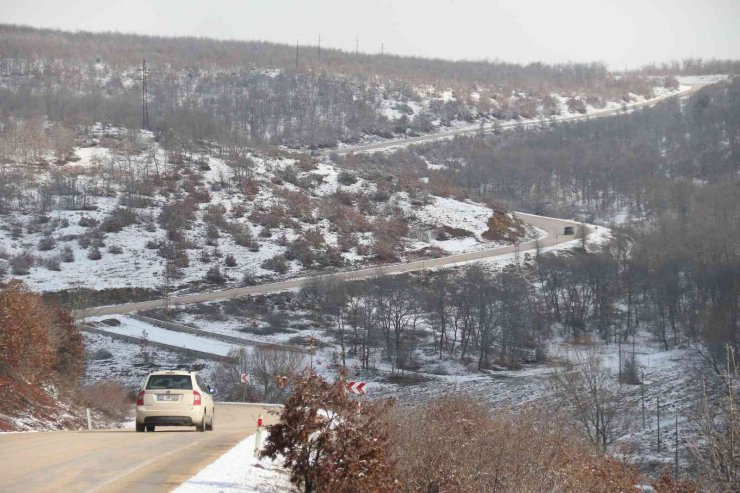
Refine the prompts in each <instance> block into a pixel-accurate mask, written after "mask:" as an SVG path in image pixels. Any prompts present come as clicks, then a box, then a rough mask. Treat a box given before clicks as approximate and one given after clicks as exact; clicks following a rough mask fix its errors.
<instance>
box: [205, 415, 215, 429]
mask: <svg viewBox="0 0 740 493" xmlns="http://www.w3.org/2000/svg"><path fill="white" fill-rule="evenodd" d="M214 419H216V415H215V414H213V413H211V420H210V421H209V422H208V428H207V430H208V431H213V420H214Z"/></svg>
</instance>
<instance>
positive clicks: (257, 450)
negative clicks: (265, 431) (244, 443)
mask: <svg viewBox="0 0 740 493" xmlns="http://www.w3.org/2000/svg"><path fill="white" fill-rule="evenodd" d="M261 441H262V415H261V414H260V415H258V416H257V433H256V434H255V436H254V456H255V457H257V456H259V453H260V449H261V448H262V447H261V446H260V442H261Z"/></svg>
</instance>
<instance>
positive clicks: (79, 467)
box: [0, 403, 277, 493]
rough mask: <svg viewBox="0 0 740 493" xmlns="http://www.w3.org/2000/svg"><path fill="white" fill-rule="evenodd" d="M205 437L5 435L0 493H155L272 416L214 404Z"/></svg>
mask: <svg viewBox="0 0 740 493" xmlns="http://www.w3.org/2000/svg"><path fill="white" fill-rule="evenodd" d="M215 412H216V414H215V416H216V417H217V421H216V426H215V430H214V431H213V432H205V433H198V432H196V431H194V429H193V428H165V429H164V431H159V430H157V431H155V432H154V433H136V432H135V431H133V430H130V431H129V430H100V431H77V432H76V431H62V432H51V433H8V434H1V435H0V456H1V457H3V460H2V461H0V491H2V492H3V493H28V492H39V493H44V492H49V493H51V492H54V493H58V492H64V493H73V492H80V493H112V492H126V493H132V492H135V493H155V492H166V491H171V490H172V489H174V488H176V487H177V486H179V485H180V484H181V483H183V482H184V481H186V480H188V479H189V478H191V477H192V476H194V475H195V474H196V473H197V472H198V471H200V470H201V469H202V468H204V467H205V466H206V465H208V464H210V463H211V462H213V461H214V460H216V459H217V458H218V457H220V456H221V455H222V454H224V453H226V452H227V451H228V450H229V449H231V448H232V447H234V446H235V445H236V444H237V443H239V442H240V441H241V440H243V439H244V438H246V437H247V436H249V435H251V434H252V433H254V432H255V431H256V422H257V416H258V415H259V414H261V415H262V416H263V418H264V419H265V424H272V423H274V422H276V421H277V417H276V416H274V415H272V414H269V410H268V409H266V408H263V407H261V406H256V405H240V404H220V403H217V404H216V411H215Z"/></svg>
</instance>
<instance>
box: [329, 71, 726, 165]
mask: <svg viewBox="0 0 740 493" xmlns="http://www.w3.org/2000/svg"><path fill="white" fill-rule="evenodd" d="M712 83H713V82H706V83H703V82H701V83H700V82H696V83H692V84H684V85H685V86H686V87H687V88H686V89H682V90H680V91H676V92H672V93H666V94H662V95H660V96H657V97H654V98H651V99H648V100H646V101H641V102H639V103H631V104H628V105H627V106H626V110H627V111H633V110H636V109H639V108H646V107H650V106H655V105H656V104H658V103H660V102H661V101H665V100H666V99H671V98H676V97H678V98H686V97H688V96H690V95H691V94H693V93H695V92H696V91H698V90H699V89H701V88H702V87H704V86H706V85H708V84H712ZM624 112H625V110H624V109H623V108H612V109H603V110H596V111H592V112H591V113H588V114H583V115H569V116H557V117H554V118H552V120H547V119H545V118H542V119H540V120H530V121H512V122H505V123H501V122H498V125H496V124H489V125H488V126H484V127H480V126H478V125H474V126H466V127H461V128H456V129H453V130H447V131H444V132H435V133H430V134H426V135H419V136H416V137H406V138H402V139H394V140H384V141H382V142H376V143H372V144H365V145H358V146H352V147H346V148H344V149H327V150H325V151H323V152H322V154H323V155H330V154H339V155H345V154H356V153H363V152H375V151H382V150H384V149H392V148H401V147H405V146H408V145H412V144H422V143H424V142H432V141H435V140H442V139H449V138H452V137H457V136H462V135H475V134H482V133H483V134H485V133H491V132H495V131H498V130H500V129H511V128H516V127H520V126H522V127H530V126H534V125H541V124H543V123H545V124H547V123H552V122H555V123H564V122H577V121H582V120H589V119H591V118H603V117H606V116H615V115H620V114H623V113H624Z"/></svg>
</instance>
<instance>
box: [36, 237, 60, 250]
mask: <svg viewBox="0 0 740 493" xmlns="http://www.w3.org/2000/svg"><path fill="white" fill-rule="evenodd" d="M55 246H56V241H54V237H52V236H51V235H49V236H44V237H43V238H41V239H40V240H39V245H38V249H39V251H42V252H45V251H49V250H53V249H54V247H55Z"/></svg>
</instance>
